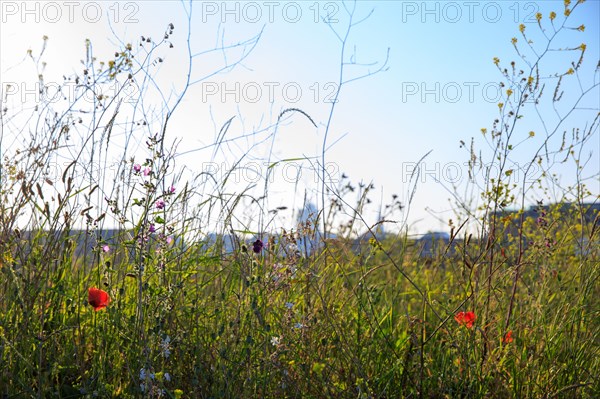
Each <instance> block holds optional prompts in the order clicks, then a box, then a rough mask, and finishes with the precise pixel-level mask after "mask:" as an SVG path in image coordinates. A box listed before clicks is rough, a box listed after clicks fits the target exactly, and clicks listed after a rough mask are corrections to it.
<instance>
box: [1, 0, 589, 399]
mask: <svg viewBox="0 0 600 399" xmlns="http://www.w3.org/2000/svg"><path fill="white" fill-rule="evenodd" d="M578 4H579V3H578ZM578 4H577V5H578ZM577 5H571V4H570V2H565V10H566V11H565V12H564V13H562V14H564V17H563V15H562V14H560V13H559V15H561V16H560V18H562V19H561V22H560V23H559V22H558V19H556V18H557V17H556V15H554V16H552V15H550V16H543V24H544V25H543V26H545V27H546V28H547V29H550V28H548V27H549V26H550V25H549V24H550V23H554V25H552V27H553V29H554V33H555V34H554V36H552V35H548V36H547V37H546V38H547V42H543V43H544V44H543V46H546V45H547V46H546V51H540V52H538V53H537V61H538V62H535V64H533V63H531V62H529V61H528V62H529V64H528V63H524V65H529V67H527V68H526V67H523V68H524V69H526V71H525V72H524V71H520V72H519V68H518V67H515V65H514V64H511V65H512V68H511V66H510V65H509V64H508V63H506V64H507V67H506V69H505V68H503V66H502V65H503V61H500V60H498V59H495V60H493V62H494V63H495V64H496V65H497V66H498V68H499V71H500V74H501V79H502V80H503V82H505V87H504V90H506V96H505V101H504V102H503V103H500V104H498V108H496V105H493V104H492V108H494V109H493V111H494V112H495V113H497V112H498V110H499V112H500V115H501V116H500V117H498V119H495V120H494V122H493V123H491V124H490V126H489V127H488V128H483V129H482V132H481V133H482V134H483V136H484V137H485V140H487V142H486V143H487V147H486V148H491V150H492V153H491V156H490V159H491V161H490V162H491V165H493V166H494V168H489V169H488V170H487V171H486V175H485V181H484V183H483V184H480V185H474V189H473V190H472V191H471V192H472V193H473V197H474V198H477V199H480V200H478V202H477V203H476V205H475V206H473V207H469V204H471V202H470V199H466V200H465V201H462V202H460V204H457V211H456V218H454V220H450V221H448V230H450V231H451V239H450V243H447V242H446V243H443V242H442V243H441V242H438V243H437V245H434V246H433V250H432V251H428V252H427V253H424V252H423V251H422V246H423V245H424V243H423V241H418V240H415V238H414V237H413V236H411V235H409V234H408V231H409V229H408V226H403V227H402V228H399V229H397V230H396V231H395V232H389V233H387V234H385V235H384V234H382V233H381V230H380V227H381V226H383V225H385V226H386V229H387V226H388V225H390V226H395V225H396V221H398V220H402V219H403V218H404V214H403V213H402V212H405V211H407V208H406V206H407V205H409V204H400V203H399V202H398V201H397V199H396V197H394V198H393V201H392V203H391V204H389V206H382V207H381V208H382V209H386V212H384V213H383V214H382V217H381V220H379V221H378V223H376V224H375V225H369V224H368V223H366V222H365V220H364V219H363V214H365V210H366V209H367V208H368V207H369V204H368V202H369V200H368V198H369V196H370V193H371V192H372V190H373V187H372V186H370V185H360V184H357V185H355V184H354V183H352V182H350V180H349V179H344V180H342V181H341V182H340V183H339V185H337V186H334V185H329V183H327V182H325V181H322V182H320V183H319V184H318V185H317V186H318V187H316V188H313V189H314V190H313V192H315V191H316V192H318V196H319V197H321V198H322V201H320V205H321V207H320V208H321V209H317V208H315V212H314V213H313V214H310V215H306V217H305V218H303V219H302V220H301V221H299V222H297V223H296V222H294V223H290V224H289V225H287V226H284V228H277V229H275V228H270V227H269V226H271V222H272V221H273V219H274V218H275V216H274V212H272V211H270V210H269V209H268V207H267V206H266V204H267V202H266V200H265V198H266V197H268V195H269V194H268V184H267V181H268V176H267V177H265V190H264V195H263V193H260V195H255V196H251V195H250V194H248V193H246V192H233V191H232V190H230V189H229V187H230V186H228V184H229V182H228V179H227V178H228V176H225V177H224V178H223V179H222V180H215V179H211V176H208V177H206V176H204V177H206V179H204V180H202V179H200V177H201V176H196V178H195V179H190V180H186V179H183V178H182V177H181V176H182V174H181V172H180V170H179V169H177V168H176V165H177V164H176V162H175V159H176V156H177V148H176V142H177V141H176V140H172V141H169V140H168V138H169V137H171V136H169V134H167V132H168V131H169V129H168V121H169V118H170V117H171V116H172V115H173V112H174V111H175V108H176V107H177V104H178V103H179V102H177V104H176V105H175V106H174V107H173V108H172V109H168V110H167V111H166V112H164V113H163V114H160V116H159V117H157V116H156V115H154V117H153V118H148V120H147V121H146V120H144V121H143V123H142V122H140V123H137V125H135V124H132V123H131V119H130V118H129V116H128V115H131V114H130V113H129V114H128V112H130V111H131V112H134V111H135V112H138V111H139V114H142V112H141V111H140V109H138V108H136V107H142V106H143V104H142V103H141V102H138V103H135V104H133V105H131V104H127V103H121V102H119V94H118V93H117V94H116V96H115V97H114V98H104V97H103V98H95V99H94V102H93V103H88V104H87V106H88V108H89V109H88V112H83V111H82V109H83V108H82V107H83V105H82V104H80V103H77V101H79V100H74V101H75V103H74V104H68V105H69V106H67V107H63V108H61V106H62V104H45V105H44V106H40V107H36V109H35V110H33V111H32V110H30V109H22V110H20V111H19V113H17V114H16V116H15V115H13V116H11V115H12V114H10V112H9V113H8V114H9V115H8V116H7V111H4V117H3V119H2V124H3V129H5V130H6V131H7V132H8V131H9V130H11V129H15V126H16V124H17V122H18V121H19V120H20V118H21V117H22V116H23V115H32V116H31V117H27V118H24V119H25V122H23V123H25V125H22V130H23V131H25V130H26V129H25V128H24V127H23V126H29V125H28V123H30V122H31V120H36V121H37V122H38V125H37V129H38V130H31V132H32V133H31V134H30V135H29V137H30V142H28V143H26V144H24V145H23V147H22V148H19V149H18V150H17V151H14V152H13V153H11V154H9V155H10V156H9V155H7V154H6V153H2V160H1V163H0V182H1V186H0V397H1V398H2V399H4V398H77V397H82V398H96V397H98V398H107V397H120V398H135V397H151V398H160V397H162V398H325V397H328V398H417V397H418V398H488V397H493V398H508V397H516V398H598V397H600V377H599V373H598V370H600V301H599V300H598V298H600V284H599V277H600V245H599V244H600V216H599V215H598V210H597V208H598V207H597V204H598V201H600V197H599V196H598V192H595V191H594V190H595V187H597V180H592V183H591V188H586V185H585V179H583V178H582V175H583V170H584V169H583V167H584V166H585V162H583V161H585V159H584V157H583V156H582V155H581V154H582V151H583V149H584V147H585V149H588V148H592V150H594V149H593V145H594V143H597V140H598V124H599V115H600V114H598V110H595V112H594V114H593V115H592V117H591V118H589V120H586V119H585V118H583V117H582V119H580V120H578V121H577V122H578V123H580V126H581V129H582V130H581V132H580V131H579V130H578V131H577V134H575V133H573V135H572V137H570V136H567V138H566V139H565V136H564V135H563V140H562V143H561V142H560V140H559V143H558V144H556V142H554V141H553V140H554V139H552V137H551V136H546V137H545V138H544V137H542V136H543V135H542V134H538V135H536V134H535V133H534V132H533V131H530V129H528V128H527V127H526V125H525V126H521V124H522V123H523V122H522V120H521V116H522V113H523V112H524V111H523V110H529V112H530V113H531V114H534V115H535V113H536V111H537V107H538V106H539V107H542V106H543V104H544V103H543V101H544V100H545V99H549V101H550V105H549V107H555V108H556V107H557V106H559V105H560V104H559V105H557V102H558V101H559V100H560V99H559V100H557V96H556V93H557V92H558V91H559V87H560V85H561V84H564V83H561V82H563V80H566V79H570V78H575V76H578V75H577V74H578V73H579V67H580V66H581V64H582V61H581V60H582V57H583V54H584V52H585V45H580V46H579V47H576V46H577V45H579V43H576V45H575V46H573V48H570V49H569V50H568V53H567V54H566V55H565V57H567V58H568V57H571V58H573V60H574V61H573V64H572V65H573V69H570V70H567V71H566V72H565V71H562V72H561V73H560V74H555V75H552V74H551V73H549V74H548V75H544V76H546V78H544V79H546V80H544V81H543V84H544V85H548V86H547V88H546V90H545V91H544V90H543V89H542V88H541V87H542V83H541V82H542V80H541V79H542V78H540V72H539V69H538V68H539V67H540V65H543V63H541V60H543V59H544V57H545V56H546V53H547V50H548V48H550V47H552V46H550V44H552V45H554V42H553V40H554V38H555V36H557V35H559V34H561V33H562V32H563V31H564V29H566V28H565V26H566V25H565V23H566V22H565V21H566V20H567V19H568V18H567V17H569V15H570V13H571V11H572V10H574V9H575V7H576V6H577ZM555 19H556V21H555ZM537 20H538V21H542V16H539V18H537ZM563 20H564V21H563ZM552 21H554V22H552ZM561 24H562V25H561ZM539 25H540V27H541V26H542V22H539ZM567 25H568V24H567ZM532 26H533V25H532ZM574 26H577V25H574ZM170 29H171V31H172V30H173V27H172V26H171V27H170ZM527 29H533V28H531V27H528V28H527ZM571 30H572V31H574V33H577V30H582V29H581V27H580V28H576V29H575V28H573V29H571ZM520 31H521V32H520V34H522V36H523V37H524V38H525V39H526V37H525V35H526V34H527V32H525V27H524V26H523V28H520ZM546 32H549V31H546ZM171 33H172V32H171ZM169 34H170V33H169ZM167 36H168V35H167ZM514 40H515V41H514V42H513V44H515V43H517V39H514ZM519 40H521V36H519ZM522 41H525V40H522ZM519 43H521V42H519ZM515 46H516V44H515ZM543 46H542V47H543ZM87 51H88V54H87V57H86V61H84V67H85V68H86V69H85V71H86V72H85V74H82V75H81V76H77V79H81V82H84V83H85V84H84V85H83V86H82V90H84V91H85V90H90V87H92V88H94V87H95V88H98V87H100V86H102V85H109V84H112V83H114V82H115V80H118V79H125V80H127V79H129V80H131V81H133V80H135V79H139V76H146V75H143V74H141V73H140V71H148V70H149V69H150V65H153V64H152V63H153V62H154V60H153V59H151V58H150V57H148V58H147V59H146V60H145V61H139V62H140V63H141V64H139V65H138V64H136V63H135V62H137V61H134V57H133V56H132V55H133V52H134V50H132V46H131V45H125V46H124V48H123V49H120V50H119V51H117V52H116V53H115V59H114V60H110V62H107V63H103V64H99V63H98V61H97V60H96V59H95V58H94V57H93V54H92V48H91V46H90V45H89V43H88V47H87ZM521 55H522V53H518V55H517V56H516V58H517V60H519V56H521ZM580 57H581V58H580ZM32 58H33V59H34V61H35V62H38V63H39V62H41V61H40V59H39V58H38V59H35V58H34V57H32ZM140 58H142V57H137V58H136V60H139V59H140ZM571 58H569V59H571ZM577 60H579V62H578V61H577ZM596 61H597V60H592V62H596ZM161 62H162V61H161ZM490 62H492V61H490ZM532 64H533V66H531V65H532ZM88 71H96V72H94V73H91V72H90V73H88ZM84 75H85V76H84ZM548 76H549V77H548ZM595 76H596V77H597V73H596V75H595ZM73 79H75V77H73ZM143 79H145V78H143ZM143 79H142V80H143ZM78 82H79V80H78ZM145 82H146V83H144V84H145V86H144V85H142V86H141V88H142V89H141V90H140V91H139V93H140V96H143V95H144V93H145V91H144V90H150V88H151V87H152V85H151V84H150V83H148V81H147V80H145ZM552 84H554V85H555V86H552ZM550 86H552V88H550ZM544 87H546V86H544ZM555 88H556V89H555ZM586 90H587V89H586ZM586 90H583V89H582V93H579V94H578V93H576V95H575V99H576V100H577V98H581V97H583V96H585V95H587V93H589V91H586ZM589 90H596V91H597V90H598V83H597V80H596V81H595V83H592V84H591V88H590V89H589ZM553 91H554V93H555V94H554V98H552V92H553ZM125 94H127V93H125ZM125 94H124V95H125ZM577 96H580V97H577ZM565 97H568V96H565ZM532 99H533V100H535V101H531V100H532ZM570 99H572V98H570ZM180 100H181V98H180V99H179V100H178V101H180ZM565 101H566V100H565ZM569 104H573V103H569ZM574 104H575V105H569V107H572V108H573V109H574V108H575V107H577V101H576V102H575V103H574ZM84 105H85V104H84ZM127 106H131V107H133V108H132V109H126V107H127ZM534 107H535V108H534ZM132 110H133V111H132ZM29 111H30V112H31V113H30V114H27V112H29ZM11 112H12V111H11ZM284 112H289V113H296V114H297V115H298V113H302V114H304V112H303V111H301V110H297V109H293V110H286V111H284ZM495 113H494V115H495ZM150 114H151V112H150ZM282 114H283V113H282ZM136 115H138V114H136ZM304 116H307V115H306V114H304ZM298 117H299V118H301V117H302V115H298ZM562 122H563V121H562V120H561V121H560V122H559V125H558V126H557V129H556V131H559V134H562V129H563V127H564V126H562V125H560V124H561V123H562ZM132 126H133V127H132ZM150 126H152V127H150ZM227 126H228V125H227ZM227 128H228V127H225V129H227ZM488 129H489V131H488ZM148 131H151V132H152V133H150V134H148ZM119 132H120V133H123V132H125V133H124V134H120V135H119V134H117V133H119ZM477 133H479V132H477ZM2 137H4V136H2ZM119 137H121V139H122V138H123V137H137V138H136V139H135V140H138V141H139V143H142V144H141V149H140V146H138V147H136V151H133V150H132V148H131V147H134V145H133V141H132V142H130V141H125V142H119V141H118V140H119ZM140 137H141V138H140ZM523 137H525V139H527V140H539V141H537V142H536V143H537V144H536V145H539V150H538V152H536V153H532V154H530V157H529V158H528V159H530V163H529V164H528V165H537V164H539V165H543V167H544V168H545V169H544V171H545V173H544V176H543V177H540V178H539V179H536V180H535V181H533V182H532V183H531V184H530V185H528V186H526V185H525V184H523V185H522V186H517V185H516V184H514V180H511V175H513V170H512V169H510V167H509V163H508V162H507V160H509V159H510V157H511V156H512V153H513V151H514V150H515V148H516V147H517V145H518V143H520V141H521V140H525V139H523ZM556 137H558V136H556ZM569 137H570V138H569ZM127 140H129V139H127ZM132 140H133V139H132ZM139 143H137V144H139ZM513 143H515V144H513ZM0 144H2V141H0ZM463 144H464V143H463ZM219 145H220V143H216V144H215V146H216V147H217V148H218V147H219ZM550 146H555V147H556V148H555V149H554V150H548V149H547V148H548V147H550ZM67 147H68V148H77V149H78V150H79V149H81V150H80V152H77V153H75V155H74V156H73V157H72V158H69V159H67V162H66V163H65V162H64V159H65V148H67ZM115 147H116V148H117V149H118V151H121V156H120V157H118V158H119V162H118V163H116V165H109V161H107V159H113V158H114V157H113V156H114V151H115V150H114V148H115ZM0 150H2V148H0ZM544 151H546V152H545V153H544ZM548 151H555V152H554V153H552V154H554V155H553V156H554V157H555V158H559V157H561V158H562V157H565V161H564V163H565V164H568V165H571V166H572V168H573V170H575V173H574V174H575V176H576V184H575V185H574V186H573V187H568V188H566V187H563V186H560V185H559V184H558V182H557V181H556V180H554V179H553V178H550V177H549V176H552V175H551V166H553V164H552V165H549V164H547V163H546V158H544V157H543V156H542V155H544V154H546V156H547V154H548ZM594 151H597V148H596V149H595V150H594ZM323 152H324V153H325V150H323ZM71 154H73V153H71ZM479 154H480V153H479V152H478V151H477V150H475V149H473V146H472V147H471V150H470V154H468V156H469V157H470V162H471V161H474V160H478V157H480V155H479ZM594 156H596V157H597V156H598V154H597V153H596V154H595V155H594ZM324 157H325V155H323V158H324ZM57 159H60V160H61V162H60V163H58V161H56V160H57ZM478 161H482V160H481V159H479V160H478ZM567 161H568V162H567ZM480 163H481V162H479V164H480ZM323 164H324V163H323ZM49 165H60V168H59V171H58V172H59V173H58V174H55V175H49V174H47V173H46V170H47V167H48V166H49ZM90 165H100V167H99V168H92V167H91V166H90ZM469 165H471V167H474V166H473V165H475V162H473V164H471V163H469ZM109 166H110V167H109ZM234 168H235V167H234ZM316 169H317V172H318V173H321V172H322V175H323V176H325V171H321V170H319V169H318V167H316ZM233 171H234V170H233V169H232V171H231V172H232V173H233ZM527 171H529V167H527V168H526V170H525V171H524V174H523V175H522V176H526V175H527ZM546 172H547V174H546ZM592 172H593V173H592V176H595V178H596V179H597V177H598V175H597V171H592ZM494 173H495V174H494ZM594 173H596V174H594ZM513 177H514V175H513ZM414 181H418V179H414ZM588 183H589V180H588ZM557 187H558V188H559V189H560V190H563V191H562V194H561V195H559V196H556V195H554V194H553V195H551V194H550V192H552V193H554V192H555V191H556V188H557ZM552 190H554V191H552ZM413 192H414V191H413ZM453 198H454V200H455V201H457V200H456V198H457V197H456V196H454V197H453ZM532 198H534V199H535V200H539V201H540V202H541V203H542V204H543V206H541V205H540V206H537V207H534V208H533V209H531V210H530V211H528V210H527V209H528V206H527V205H526V202H527V201H529V202H531V199H532ZM553 198H558V201H552V199H553ZM526 200H527V201H526ZM542 200H543V202H542ZM457 202H458V201H457ZM553 202H556V203H553ZM565 204H568V206H562V205H565ZM509 209H514V210H516V211H515V212H509V211H508V210H509ZM388 210H389V211H388ZM276 211H277V210H276ZM275 214H276V212H275ZM240 215H241V216H240ZM207 220H210V221H211V223H212V226H217V227H218V234H217V235H213V236H210V235H208V236H207V234H209V233H212V232H215V231H213V230H209V229H208V227H207V226H209V225H210V224H209V223H208V222H207ZM392 222H394V223H392ZM109 230H110V231H111V233H110V234H109V233H108V232H109ZM389 230H390V231H391V230H392V229H389ZM207 237H208V238H207ZM226 238H227V239H229V240H231V239H233V241H232V242H229V241H226Z"/></svg>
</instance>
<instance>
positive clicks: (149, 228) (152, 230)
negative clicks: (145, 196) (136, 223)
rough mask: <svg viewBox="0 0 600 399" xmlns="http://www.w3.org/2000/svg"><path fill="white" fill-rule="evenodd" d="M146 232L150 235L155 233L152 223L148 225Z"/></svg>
mask: <svg viewBox="0 0 600 399" xmlns="http://www.w3.org/2000/svg"><path fill="white" fill-rule="evenodd" d="M157 206H158V205H157ZM148 231H149V232H150V233H154V232H155V231H156V227H154V223H150V227H148Z"/></svg>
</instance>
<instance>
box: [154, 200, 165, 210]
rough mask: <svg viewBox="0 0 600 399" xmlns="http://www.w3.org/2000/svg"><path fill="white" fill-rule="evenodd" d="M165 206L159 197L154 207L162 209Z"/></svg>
mask: <svg viewBox="0 0 600 399" xmlns="http://www.w3.org/2000/svg"><path fill="white" fill-rule="evenodd" d="M164 207H165V201H163V200H161V199H159V200H158V201H156V208H157V209H164Z"/></svg>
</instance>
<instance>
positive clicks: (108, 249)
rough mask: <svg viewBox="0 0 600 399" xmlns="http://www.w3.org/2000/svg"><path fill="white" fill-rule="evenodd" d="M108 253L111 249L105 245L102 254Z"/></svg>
mask: <svg viewBox="0 0 600 399" xmlns="http://www.w3.org/2000/svg"><path fill="white" fill-rule="evenodd" d="M108 251H110V247H109V246H108V245H107V244H104V245H103V246H102V252H104V253H107V252H108Z"/></svg>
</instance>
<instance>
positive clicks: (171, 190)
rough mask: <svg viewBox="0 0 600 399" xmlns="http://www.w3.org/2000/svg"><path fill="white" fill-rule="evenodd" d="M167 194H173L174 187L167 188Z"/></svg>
mask: <svg viewBox="0 0 600 399" xmlns="http://www.w3.org/2000/svg"><path fill="white" fill-rule="evenodd" d="M169 194H175V186H171V187H170V188H169Z"/></svg>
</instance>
